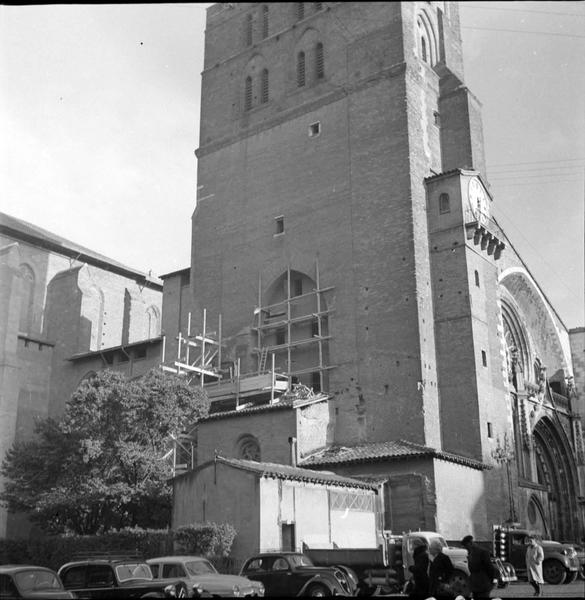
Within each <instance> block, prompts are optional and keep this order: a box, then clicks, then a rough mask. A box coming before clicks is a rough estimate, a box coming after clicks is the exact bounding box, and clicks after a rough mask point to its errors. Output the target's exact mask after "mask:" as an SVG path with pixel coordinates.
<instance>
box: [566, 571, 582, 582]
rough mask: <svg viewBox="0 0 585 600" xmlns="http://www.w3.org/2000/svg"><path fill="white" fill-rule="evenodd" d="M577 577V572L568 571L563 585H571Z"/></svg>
mask: <svg viewBox="0 0 585 600" xmlns="http://www.w3.org/2000/svg"><path fill="white" fill-rule="evenodd" d="M578 575H579V571H569V572H568V573H567V578H566V579H565V584H568V583H573V582H574V581H575V580H576V579H577V576H578Z"/></svg>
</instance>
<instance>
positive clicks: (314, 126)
mask: <svg viewBox="0 0 585 600" xmlns="http://www.w3.org/2000/svg"><path fill="white" fill-rule="evenodd" d="M320 133H321V123H320V122H319V121H317V122H316V123H311V124H310V125H309V137H316V136H318V135H319V134H320Z"/></svg>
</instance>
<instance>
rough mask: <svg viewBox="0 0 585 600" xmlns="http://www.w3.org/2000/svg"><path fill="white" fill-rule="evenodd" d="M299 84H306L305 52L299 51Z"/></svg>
mask: <svg viewBox="0 0 585 600" xmlns="http://www.w3.org/2000/svg"><path fill="white" fill-rule="evenodd" d="M297 85H298V87H303V86H304V85H305V53H304V52H299V53H298V55H297Z"/></svg>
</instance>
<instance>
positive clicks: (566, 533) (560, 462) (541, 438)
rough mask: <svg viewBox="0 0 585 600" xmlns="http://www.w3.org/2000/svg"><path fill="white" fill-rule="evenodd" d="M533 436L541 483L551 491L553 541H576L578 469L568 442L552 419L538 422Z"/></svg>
mask: <svg viewBox="0 0 585 600" xmlns="http://www.w3.org/2000/svg"><path fill="white" fill-rule="evenodd" d="M533 436H534V451H535V458H536V475H537V480H538V483H540V484H541V485H544V486H546V489H547V492H548V494H547V501H548V506H547V507H546V508H547V512H548V514H549V519H550V521H549V532H550V534H551V536H552V538H553V539H557V540H569V539H572V538H573V537H574V535H575V532H576V531H578V530H579V527H578V509H577V505H576V498H577V490H576V489H575V484H574V482H575V481H577V472H576V471H577V469H576V465H575V464H574V459H573V455H572V452H571V450H570V447H569V444H568V441H567V440H566V436H565V434H564V432H563V431H562V430H560V429H559V427H557V426H556V425H555V424H554V423H553V422H552V420H551V419H550V418H548V417H543V418H542V419H540V421H538V423H537V424H536V426H535V427H534V432H533Z"/></svg>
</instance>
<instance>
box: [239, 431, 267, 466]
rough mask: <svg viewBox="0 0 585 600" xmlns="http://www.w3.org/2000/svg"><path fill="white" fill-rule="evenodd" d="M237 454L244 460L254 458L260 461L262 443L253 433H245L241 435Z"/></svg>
mask: <svg viewBox="0 0 585 600" xmlns="http://www.w3.org/2000/svg"><path fill="white" fill-rule="evenodd" d="M236 456H237V457H238V458H243V459H244V460H253V461H256V462H260V460H261V454H260V443H259V442H258V440H257V439H256V438H255V437H254V436H253V435H249V434H246V435H243V436H242V437H240V439H239V440H238V443H237V447H236Z"/></svg>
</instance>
